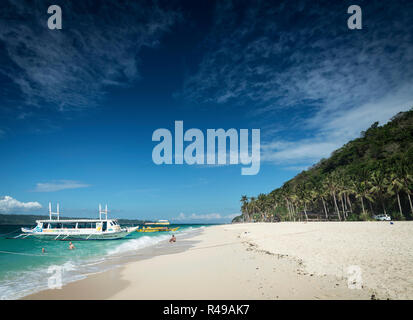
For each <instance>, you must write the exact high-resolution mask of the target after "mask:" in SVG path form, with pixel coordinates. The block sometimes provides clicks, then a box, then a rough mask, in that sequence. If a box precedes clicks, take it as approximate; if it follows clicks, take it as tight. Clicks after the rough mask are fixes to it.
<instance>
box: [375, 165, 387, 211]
mask: <svg viewBox="0 0 413 320" xmlns="http://www.w3.org/2000/svg"><path fill="white" fill-rule="evenodd" d="M388 184H389V182H388V180H387V177H386V175H385V173H384V171H383V170H382V169H377V170H375V171H373V173H372V174H371V178H370V185H371V188H370V191H371V193H373V194H375V195H376V196H377V198H378V200H379V201H380V203H381V206H382V208H383V213H384V214H387V210H386V206H385V204H384V198H385V196H386V194H387V193H388V191H387V188H388Z"/></svg>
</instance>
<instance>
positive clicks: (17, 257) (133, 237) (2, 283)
mask: <svg viewBox="0 0 413 320" xmlns="http://www.w3.org/2000/svg"><path fill="white" fill-rule="evenodd" d="M21 227H32V226H16V225H12V226H11V225H10V226H2V225H0V299H3V300H10V299H19V298H22V297H24V296H26V295H29V294H32V293H35V292H38V291H41V290H45V289H48V288H51V286H52V288H53V287H56V286H57V285H60V283H61V284H62V285H64V284H67V283H69V282H72V281H76V280H80V279H83V278H86V276H87V275H90V274H94V273H99V272H103V271H106V270H109V269H110V268H115V267H117V266H119V265H121V264H122V263H124V262H125V261H126V260H125V258H127V257H134V256H137V255H139V252H140V251H142V250H144V249H145V248H149V247H151V246H156V245H158V244H160V243H162V242H165V243H167V240H168V239H169V238H170V237H171V235H172V233H173V234H175V236H176V237H177V240H178V241H179V239H180V238H182V237H190V236H192V235H195V234H197V233H199V232H200V231H201V230H202V229H203V228H205V226H204V225H199V224H192V225H191V224H184V225H170V227H171V228H174V227H179V229H178V230H177V231H174V232H151V233H141V232H132V233H131V234H130V235H128V236H127V237H126V238H124V239H119V240H87V241H72V242H73V244H74V245H75V247H76V249H75V250H69V249H68V247H69V242H68V241H53V240H40V239H35V238H33V237H28V238H25V239H22V238H17V239H14V238H13V237H15V236H17V235H19V234H20V233H21V232H20V230H21V229H20V228H21ZM42 248H44V249H45V252H44V253H42ZM155 254H156V250H155ZM62 274H63V276H61V275H62ZM57 275H59V279H60V280H59V279H56V276H57ZM59 281H60V282H59Z"/></svg>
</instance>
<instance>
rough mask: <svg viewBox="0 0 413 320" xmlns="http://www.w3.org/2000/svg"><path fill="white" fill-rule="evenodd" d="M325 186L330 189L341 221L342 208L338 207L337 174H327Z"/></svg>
mask: <svg viewBox="0 0 413 320" xmlns="http://www.w3.org/2000/svg"><path fill="white" fill-rule="evenodd" d="M325 187H326V188H327V189H328V191H329V193H330V195H331V196H332V197H333V200H334V207H335V209H336V213H337V215H338V219H339V220H340V221H341V216H340V210H339V209H338V205H337V198H336V194H337V192H338V184H337V175H336V174H335V173H334V172H333V173H331V174H330V175H329V176H327V178H326V179H325Z"/></svg>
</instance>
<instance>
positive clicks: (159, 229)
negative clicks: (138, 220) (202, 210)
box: [136, 227, 179, 232]
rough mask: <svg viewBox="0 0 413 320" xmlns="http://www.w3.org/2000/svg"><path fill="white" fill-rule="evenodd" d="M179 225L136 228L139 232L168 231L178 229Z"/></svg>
mask: <svg viewBox="0 0 413 320" xmlns="http://www.w3.org/2000/svg"><path fill="white" fill-rule="evenodd" d="M178 229H179V227H175V228H168V227H142V229H138V230H136V231H137V232H167V231H177V230H178Z"/></svg>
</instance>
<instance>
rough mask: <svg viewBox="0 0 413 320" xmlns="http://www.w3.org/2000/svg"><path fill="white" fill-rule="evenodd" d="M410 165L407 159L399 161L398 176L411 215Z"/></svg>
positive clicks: (412, 177) (412, 181) (412, 208)
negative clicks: (407, 200)
mask: <svg viewBox="0 0 413 320" xmlns="http://www.w3.org/2000/svg"><path fill="white" fill-rule="evenodd" d="M412 171H413V170H412V164H411V162H410V161H409V160H408V159H407V158H404V159H402V160H401V161H400V164H399V165H398V176H399V179H400V181H401V182H402V184H403V191H404V192H405V193H406V194H407V198H408V199H409V204H410V211H411V213H412V215H413V205H412V198H411V195H412V187H411V185H412V183H413V175H412Z"/></svg>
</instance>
